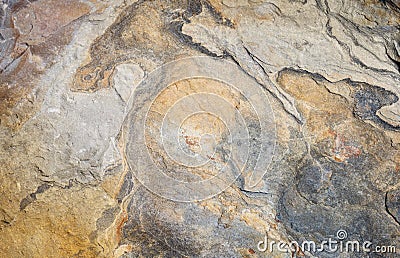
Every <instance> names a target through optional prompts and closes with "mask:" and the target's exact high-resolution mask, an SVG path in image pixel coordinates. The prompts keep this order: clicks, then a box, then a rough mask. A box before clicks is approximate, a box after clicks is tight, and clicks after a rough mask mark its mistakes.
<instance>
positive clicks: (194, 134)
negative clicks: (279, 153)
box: [126, 57, 275, 202]
mask: <svg viewBox="0 0 400 258" xmlns="http://www.w3.org/2000/svg"><path fill="white" fill-rule="evenodd" d="M132 102H133V104H132V108H131V110H130V112H129V114H128V117H127V123H126V126H127V128H128V134H127V145H126V155H127V162H128V165H129V166H130V168H131V170H132V171H133V173H134V175H135V176H136V178H137V179H138V180H139V181H140V182H141V183H142V184H143V185H144V186H145V187H146V188H147V189H149V190H150V191H152V192H153V193H155V194H158V195H160V196H162V197H165V198H168V199H171V200H175V201H184V202H189V201H198V200H203V199H206V198H210V197H212V196H214V195H216V194H218V193H220V192H222V191H223V190H225V189H226V188H227V187H229V186H230V185H231V184H232V183H234V182H235V180H236V179H238V177H241V178H242V179H243V180H242V182H243V184H244V186H243V187H245V188H252V187H254V186H255V185H257V183H259V182H260V180H262V177H263V175H264V174H265V171H266V169H267V168H268V165H269V163H270V162H271V159H272V156H273V152H274V148H275V123H274V119H273V112H272V109H271V106H270V104H269V101H268V97H267V95H266V94H265V91H264V89H263V88H262V87H261V86H260V85H259V84H258V83H256V82H255V81H254V80H253V79H252V78H250V77H249V76H247V75H246V74H245V73H244V72H243V71H242V70H240V69H239V68H238V67H237V65H235V64H233V63H231V62H227V61H223V60H220V59H214V58H210V57H193V58H187V59H181V60H178V61H174V62H172V63H168V64H166V65H164V66H162V67H161V68H159V69H157V70H155V71H154V72H152V73H151V74H150V75H149V76H148V77H147V78H146V79H145V80H144V81H143V82H142V83H141V84H140V85H139V86H138V87H137V89H136V91H135V94H134V96H133V98H132Z"/></svg>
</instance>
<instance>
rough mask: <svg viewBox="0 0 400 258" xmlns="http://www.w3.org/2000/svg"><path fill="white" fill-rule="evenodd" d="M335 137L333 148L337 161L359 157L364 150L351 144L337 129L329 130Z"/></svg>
mask: <svg viewBox="0 0 400 258" xmlns="http://www.w3.org/2000/svg"><path fill="white" fill-rule="evenodd" d="M329 134H330V135H331V136H332V137H333V148H332V149H331V152H332V155H333V157H332V158H333V159H334V160H335V161H337V162H346V161H347V160H348V159H349V158H354V157H358V156H360V155H361V153H362V151H361V149H359V148H358V147H356V146H353V145H349V144H348V142H347V140H346V138H345V137H344V136H343V135H341V134H339V133H337V132H336V131H333V130H329Z"/></svg>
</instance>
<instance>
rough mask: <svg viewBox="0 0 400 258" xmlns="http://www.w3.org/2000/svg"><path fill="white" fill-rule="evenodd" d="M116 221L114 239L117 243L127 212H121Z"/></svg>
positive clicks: (126, 218) (120, 237)
mask: <svg viewBox="0 0 400 258" xmlns="http://www.w3.org/2000/svg"><path fill="white" fill-rule="evenodd" d="M118 220H119V221H118V223H117V224H116V225H117V227H116V240H117V242H118V243H119V242H120V241H121V239H122V228H123V226H124V225H125V223H126V222H127V221H128V214H127V213H126V212H123V213H122V214H121V216H120V217H119V219H118Z"/></svg>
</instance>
